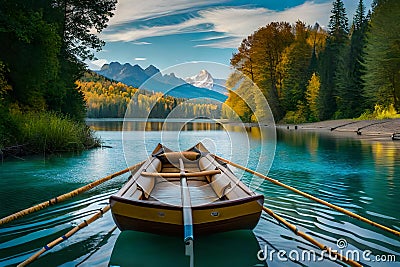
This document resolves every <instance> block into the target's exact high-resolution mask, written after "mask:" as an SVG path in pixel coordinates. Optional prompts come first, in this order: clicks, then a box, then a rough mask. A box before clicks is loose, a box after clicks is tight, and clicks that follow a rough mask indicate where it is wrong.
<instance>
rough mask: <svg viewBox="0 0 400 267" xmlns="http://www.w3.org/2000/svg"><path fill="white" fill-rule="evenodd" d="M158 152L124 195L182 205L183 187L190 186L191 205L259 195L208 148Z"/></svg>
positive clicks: (123, 191) (130, 184) (145, 164)
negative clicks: (213, 155)
mask: <svg viewBox="0 0 400 267" xmlns="http://www.w3.org/2000/svg"><path fill="white" fill-rule="evenodd" d="M155 152H156V153H153V156H152V158H150V159H149V160H148V161H147V162H145V163H144V165H143V166H142V167H141V168H140V169H139V170H138V171H137V172H136V173H134V175H133V177H132V178H131V180H133V182H131V183H128V184H127V186H128V187H129V188H125V190H124V188H123V189H122V190H121V191H122V194H120V196H121V197H124V198H128V199H136V200H139V199H140V200H146V201H149V202H162V203H163V204H167V205H173V206H182V201H181V195H182V187H187V188H188V190H189V194H190V201H191V206H201V205H206V204H210V203H213V202H217V201H229V200H234V199H240V198H245V197H249V196H253V195H255V193H254V192H252V191H251V190H250V189H249V188H247V186H245V185H244V184H243V183H242V182H241V181H240V180H239V179H237V177H236V176H235V175H234V174H233V173H232V172H231V170H230V169H228V167H227V166H226V165H225V166H224V165H222V164H221V163H219V162H217V161H216V160H215V159H214V158H213V157H212V156H211V155H210V153H208V151H206V152H204V151H199V150H197V149H195V151H184V152H173V151H171V150H169V149H167V148H165V147H162V149H159V150H158V151H156V150H155ZM182 177H184V178H185V179H182Z"/></svg>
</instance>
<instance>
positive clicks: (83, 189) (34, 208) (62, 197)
mask: <svg viewBox="0 0 400 267" xmlns="http://www.w3.org/2000/svg"><path fill="white" fill-rule="evenodd" d="M144 162H145V161H142V162H139V163H137V164H135V165H133V166H131V167H128V168H126V169H124V170H122V171H119V172H116V173H113V174H110V175H108V176H106V177H104V178H101V179H99V180H97V181H94V182H92V183H90V184H87V185H85V186H82V187H80V188H78V189H75V190H73V191H71V192H69V193H65V194H63V195H60V196H58V197H55V198H52V199H50V200H48V201H45V202H42V203H40V204H37V205H35V206H32V207H30V208H27V209H24V210H21V211H18V212H16V213H14V214H11V215H9V216H7V217H4V218H2V219H1V220H0V226H1V225H3V224H6V223H9V222H11V221H14V220H16V219H19V218H21V217H23V216H25V215H28V214H31V213H33V212H36V211H39V210H42V209H44V208H47V207H48V206H51V205H54V204H57V203H60V202H62V201H65V200H67V199H69V198H72V197H74V196H76V195H79V194H81V193H83V192H86V191H88V190H90V189H92V188H94V187H96V186H98V185H100V184H102V183H104V182H106V181H108V180H111V179H112V178H115V177H117V176H120V175H122V174H124V173H127V172H129V171H132V170H134V169H135V168H137V167H139V166H141V165H142V164H143V163H144Z"/></svg>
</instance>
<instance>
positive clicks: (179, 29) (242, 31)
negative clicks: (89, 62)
mask: <svg viewBox="0 0 400 267" xmlns="http://www.w3.org/2000/svg"><path fill="white" fill-rule="evenodd" d="M154 2H157V3H159V1H157V0H147V1H144V2H143V3H145V7H143V6H141V8H140V10H142V11H143V10H144V12H143V14H142V15H141V16H142V17H148V16H156V15H160V14H165V13H168V12H172V11H173V10H178V9H179V8H188V7H189V6H192V7H193V6H194V4H193V3H192V4H189V3H188V2H187V1H184V0H173V1H171V2H170V1H168V2H164V1H162V3H165V4H163V5H160V6H157V8H155V9H154V8H153V9H152V10H151V11H147V12H146V10H148V9H147V8H148V7H149V6H151V5H154ZM204 2H208V3H209V1H206V0H204V1H199V2H197V3H196V4H198V5H200V4H201V3H204ZM120 3H121V5H127V4H128V3H130V2H127V1H126V0H123V1H121V2H120ZM167 3H168V4H167ZM159 4H160V3H159ZM174 5H175V6H174ZM146 7H147V8H146ZM163 8H166V9H165V10H163ZM330 10H331V3H330V2H328V3H315V2H314V1H308V2H305V3H304V4H302V5H299V6H296V7H292V8H288V9H285V10H283V11H273V10H269V9H266V8H246V7H231V8H224V9H222V8H213V9H208V10H202V11H199V16H198V17H194V18H191V19H189V20H186V21H184V22H182V23H179V24H174V25H164V26H153V27H143V28H140V29H137V28H130V29H126V30H121V31H117V32H110V31H109V32H104V33H103V34H102V38H103V39H104V40H106V41H110V42H117V41H123V42H128V41H138V40H140V39H143V38H147V37H154V36H166V35H171V34H182V33H188V32H193V27H195V26H198V25H200V24H211V25H213V27H211V28H208V29H204V30H202V31H203V32H209V31H214V32H219V33H222V34H223V36H219V37H216V38H215V40H207V39H204V40H199V41H206V42H205V43H200V44H198V45H196V46H198V47H199V46H208V47H217V48H236V47H238V46H239V45H240V42H241V41H242V39H243V38H245V37H247V36H248V35H249V34H251V33H253V32H254V31H255V30H257V29H258V28H260V27H262V26H265V25H266V24H268V23H270V22H272V21H288V22H291V23H294V22H296V21H297V20H301V21H303V22H305V23H307V24H310V25H313V24H314V23H315V22H318V23H319V24H320V25H321V26H324V25H327V23H328V20H329V15H330ZM123 12H127V13H129V12H132V10H131V11H129V10H126V9H124V11H123ZM133 12H134V13H140V12H139V11H137V10H135V11H133ZM129 14H130V15H129V16H127V15H124V16H122V15H119V16H120V17H119V18H117V21H120V22H122V21H124V19H126V20H125V21H127V20H128V17H130V18H132V17H135V15H134V14H132V13H129ZM135 19H137V17H135ZM114 23H116V22H115V21H114ZM200 31H201V30H200ZM197 32H199V30H197ZM223 37H226V38H225V39H224V38H223Z"/></svg>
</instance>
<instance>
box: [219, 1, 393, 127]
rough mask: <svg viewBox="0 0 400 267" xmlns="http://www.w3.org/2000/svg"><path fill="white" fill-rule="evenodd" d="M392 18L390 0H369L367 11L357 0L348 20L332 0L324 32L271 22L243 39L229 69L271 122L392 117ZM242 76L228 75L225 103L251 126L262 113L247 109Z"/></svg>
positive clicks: (248, 101)
mask: <svg viewBox="0 0 400 267" xmlns="http://www.w3.org/2000/svg"><path fill="white" fill-rule="evenodd" d="M399 17H400V2H399V1H397V0H374V1H373V5H372V7H371V9H370V10H368V9H367V7H366V6H365V4H364V2H363V0H359V3H358V8H357V10H356V13H355V15H354V16H353V19H352V21H351V22H349V19H348V16H347V13H346V10H345V7H344V4H343V1H342V0H334V2H333V7H332V10H331V16H330V22H329V25H328V28H327V29H322V28H321V27H320V25H319V24H318V23H316V24H315V25H313V26H311V25H306V24H305V23H303V22H301V21H298V22H297V23H296V24H295V25H291V24H289V23H287V22H272V23H270V24H268V25H266V26H265V27H262V28H260V29H258V30H257V31H255V32H254V33H253V34H251V35H249V36H248V37H247V38H246V39H244V40H243V41H242V43H241V45H240V47H239V48H238V52H237V53H235V54H234V55H233V57H232V59H231V65H232V66H233V67H234V68H236V69H237V70H239V71H240V72H241V73H243V74H244V75H245V76H247V78H248V79H250V80H251V82H252V83H254V84H255V85H256V86H257V87H258V88H259V90H260V91H261V92H262V93H263V95H264V97H265V98H266V99H267V100H268V103H269V106H270V108H271V111H272V113H273V115H274V118H275V120H276V121H280V120H282V119H283V121H285V122H293V123H300V122H307V121H309V122H312V121H320V120H328V119H342V118H355V117H360V116H362V117H363V118H365V119H368V118H374V117H376V116H377V115H378V114H382V113H385V114H387V116H389V117H390V116H393V117H396V114H397V111H399V110H400V72H399V69H400V46H399V42H400V35H399V34H398V33H399V32H400V24H398V23H397V20H398V18H399ZM242 78H243V77H241V76H240V75H238V74H233V75H231V76H230V77H229V79H228V82H227V85H228V88H229V89H231V92H230V95H229V98H228V100H227V103H228V105H229V106H230V107H231V108H233V110H235V111H236V113H237V114H238V115H239V116H240V117H241V119H242V120H244V121H255V120H256V119H257V118H256V117H257V116H255V115H257V113H258V114H262V113H264V112H265V110H263V107H260V106H257V103H254V104H252V102H254V96H255V95H256V94H257V92H256V90H257V89H256V87H255V86H253V85H251V83H250V85H248V84H249V83H247V85H246V84H245V83H243V82H242V81H243V79H242ZM241 83H242V84H241ZM238 95H241V96H242V98H243V99H238ZM243 100H244V101H243ZM251 107H255V108H253V110H252V109H251ZM223 114H224V115H225V117H227V118H229V113H226V112H223Z"/></svg>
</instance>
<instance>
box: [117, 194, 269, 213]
mask: <svg viewBox="0 0 400 267" xmlns="http://www.w3.org/2000/svg"><path fill="white" fill-rule="evenodd" d="M110 200H114V201H116V202H121V203H124V204H130V205H136V206H141V207H149V208H154V209H157V208H165V209H168V210H182V206H177V205H169V204H165V203H163V202H160V201H148V200H142V199H128V198H124V197H120V196H116V195H112V196H110ZM259 200H262V201H264V196H263V195H260V194H256V195H253V196H248V197H244V198H238V199H231V200H220V201H215V202H210V203H207V204H203V205H198V206H192V209H193V210H205V209H217V208H224V207H234V206H239V205H241V204H244V203H248V202H252V201H259ZM262 205H263V203H260V209H261V207H262Z"/></svg>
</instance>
